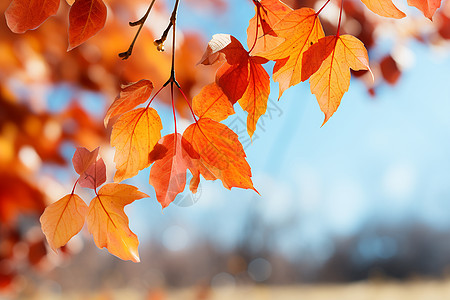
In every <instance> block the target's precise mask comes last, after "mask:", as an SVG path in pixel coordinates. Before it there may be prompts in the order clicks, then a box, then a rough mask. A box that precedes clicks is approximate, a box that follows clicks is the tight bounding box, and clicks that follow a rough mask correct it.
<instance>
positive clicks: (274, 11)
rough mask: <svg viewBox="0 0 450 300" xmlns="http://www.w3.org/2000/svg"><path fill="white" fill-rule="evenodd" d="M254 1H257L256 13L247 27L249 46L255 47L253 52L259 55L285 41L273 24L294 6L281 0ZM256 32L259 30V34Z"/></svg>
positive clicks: (250, 47)
mask: <svg viewBox="0 0 450 300" xmlns="http://www.w3.org/2000/svg"><path fill="white" fill-rule="evenodd" d="M253 3H255V11H256V13H255V16H254V17H253V18H252V19H250V22H249V26H248V28H247V46H248V48H249V49H252V48H253V50H252V51H251V53H252V54H256V55H257V54H258V53H261V52H266V51H268V50H270V49H273V48H275V47H276V46H278V45H279V44H280V43H281V42H283V39H280V38H278V37H277V34H276V33H275V31H274V30H273V26H274V25H275V24H276V23H278V22H279V21H280V20H281V19H282V18H283V17H284V16H285V15H287V14H288V13H289V12H291V11H292V8H290V7H289V6H287V5H286V4H284V3H283V2H281V1H279V0H261V1H254V2H253ZM258 16H259V19H258ZM256 26H258V28H256ZM256 32H258V36H256Z"/></svg>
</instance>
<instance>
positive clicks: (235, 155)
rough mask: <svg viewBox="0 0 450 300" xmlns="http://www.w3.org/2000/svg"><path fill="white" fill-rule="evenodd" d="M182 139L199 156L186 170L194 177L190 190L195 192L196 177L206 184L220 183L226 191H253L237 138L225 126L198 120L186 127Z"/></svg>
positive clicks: (208, 120)
mask: <svg viewBox="0 0 450 300" xmlns="http://www.w3.org/2000/svg"><path fill="white" fill-rule="evenodd" d="M183 137H184V138H185V139H186V140H187V141H188V142H189V143H190V144H191V145H192V147H193V149H194V150H195V151H196V152H197V153H198V154H199V156H200V157H199V159H198V160H194V161H193V164H194V165H193V166H192V167H191V168H190V170H191V173H192V175H193V176H194V178H193V179H192V181H191V190H196V185H198V182H199V174H201V175H203V177H204V178H205V179H207V180H214V179H216V178H218V179H220V180H221V181H222V184H223V186H224V187H226V188H227V189H231V188H232V187H239V188H244V189H253V190H255V188H254V187H253V183H252V180H251V176H252V174H251V170H250V166H249V165H248V163H247V161H246V160H245V157H246V155H245V152H244V148H243V147H242V145H241V143H240V142H239V139H238V136H237V134H236V133H234V132H233V131H232V130H231V129H229V128H228V127H227V126H226V125H224V124H221V123H218V122H216V121H213V120H211V119H208V118H202V119H199V120H198V122H196V123H194V124H192V125H190V126H189V127H188V128H187V129H186V130H185V131H184V133H183ZM255 191H256V190H255Z"/></svg>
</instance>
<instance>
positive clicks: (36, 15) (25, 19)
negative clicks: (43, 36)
mask: <svg viewBox="0 0 450 300" xmlns="http://www.w3.org/2000/svg"><path fill="white" fill-rule="evenodd" d="M59 2H60V0H40V1H30V0H13V1H12V2H11V4H10V5H9V7H8V9H6V11H5V17H6V23H7V24H8V27H9V29H11V31H12V32H14V33H24V32H25V31H27V30H30V29H36V28H37V27H39V25H41V24H42V23H43V22H44V21H45V20H47V18H48V17H50V16H53V15H55V14H56V12H57V11H58V8H59Z"/></svg>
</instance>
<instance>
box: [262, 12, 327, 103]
mask: <svg viewBox="0 0 450 300" xmlns="http://www.w3.org/2000/svg"><path fill="white" fill-rule="evenodd" d="M273 30H274V31H275V32H276V33H277V34H278V36H279V37H282V38H285V41H284V42H283V43H282V44H280V45H279V46H278V47H276V48H275V49H272V50H270V51H268V52H265V53H262V54H260V55H261V56H262V57H264V58H266V59H269V60H275V61H276V63H275V66H274V68H273V76H272V77H273V80H274V81H276V82H278V83H279V85H280V92H279V97H281V95H282V94H283V93H284V91H285V90H287V89H288V88H289V87H291V86H294V85H296V84H298V83H300V81H301V73H302V70H301V69H302V61H303V53H304V52H305V51H306V50H308V48H309V47H310V46H311V45H312V44H314V43H316V42H317V41H318V40H319V39H320V38H322V37H323V36H324V33H323V29H322V25H321V24H320V20H319V18H318V16H317V15H316V13H315V11H314V10H312V9H310V8H301V9H298V10H294V11H292V12H290V13H289V14H287V15H286V16H284V18H283V19H282V20H281V21H279V22H278V23H277V24H276V25H275V26H274V27H273Z"/></svg>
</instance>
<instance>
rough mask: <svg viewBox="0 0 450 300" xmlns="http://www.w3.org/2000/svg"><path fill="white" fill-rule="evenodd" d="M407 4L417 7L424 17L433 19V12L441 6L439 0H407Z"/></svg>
mask: <svg viewBox="0 0 450 300" xmlns="http://www.w3.org/2000/svg"><path fill="white" fill-rule="evenodd" d="M408 5H410V6H414V7H416V8H418V9H419V10H420V11H422V12H423V14H424V16H425V17H427V18H428V19H430V20H433V15H434V13H435V12H436V10H437V9H438V8H439V7H440V6H441V0H408Z"/></svg>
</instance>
